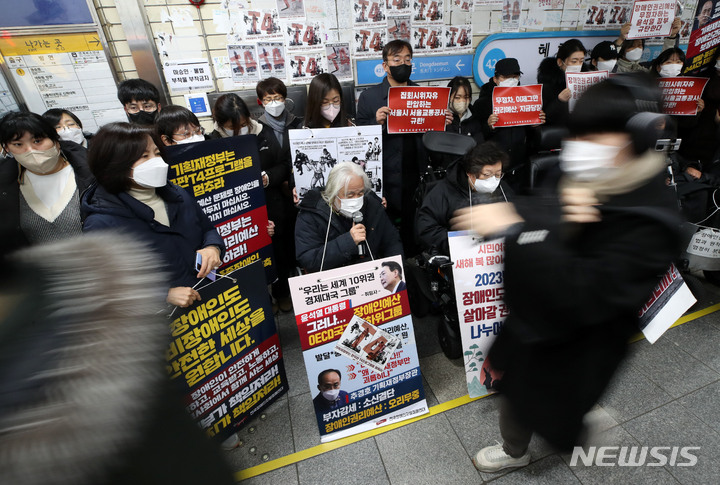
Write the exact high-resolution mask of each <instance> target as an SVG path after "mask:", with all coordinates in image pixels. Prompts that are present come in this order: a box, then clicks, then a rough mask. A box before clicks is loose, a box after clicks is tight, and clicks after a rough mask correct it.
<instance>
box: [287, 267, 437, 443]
mask: <svg viewBox="0 0 720 485" xmlns="http://www.w3.org/2000/svg"><path fill="white" fill-rule="evenodd" d="M404 274H405V273H404V271H403V267H402V257H401V256H399V255H398V256H393V257H390V258H386V259H384V260H382V261H381V260H377V261H368V262H364V263H359V264H355V265H352V266H345V267H342V268H337V269H333V270H329V271H323V272H320V273H312V274H308V275H303V276H298V277H296V278H290V295H291V296H292V300H293V307H294V308H295V319H296V321H297V326H298V331H299V333H300V345H301V347H302V350H303V358H304V360H305V369H306V371H307V376H308V382H309V384H310V390H311V392H310V394H311V397H312V399H313V407H314V409H315V415H316V417H317V422H318V428H319V430H320V440H321V441H322V442H323V443H325V442H328V441H332V440H335V439H338V438H343V437H345V436H350V435H353V434H356V433H360V432H362V431H367V430H370V429H375V428H377V427H380V426H386V425H388V424H393V423H397V422H399V421H403V420H406V419H410V418H413V417H417V416H419V415H421V414H425V413H427V412H428V406H427V402H426V401H425V391H424V389H423V386H422V376H421V374H420V365H419V360H418V356H417V346H416V343H415V333H414V330H413V323H412V317H411V315H410V304H409V302H408V296H407V290H406V285H405V276H404Z"/></svg>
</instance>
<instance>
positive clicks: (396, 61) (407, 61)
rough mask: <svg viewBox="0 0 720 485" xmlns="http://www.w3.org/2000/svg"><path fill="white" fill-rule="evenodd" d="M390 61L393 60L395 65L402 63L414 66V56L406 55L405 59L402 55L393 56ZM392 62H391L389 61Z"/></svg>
mask: <svg viewBox="0 0 720 485" xmlns="http://www.w3.org/2000/svg"><path fill="white" fill-rule="evenodd" d="M389 61H392V64H391V65H393V66H399V65H400V64H407V65H408V66H412V57H406V58H405V59H403V58H402V57H393V58H392V59H389ZM388 64H390V62H388Z"/></svg>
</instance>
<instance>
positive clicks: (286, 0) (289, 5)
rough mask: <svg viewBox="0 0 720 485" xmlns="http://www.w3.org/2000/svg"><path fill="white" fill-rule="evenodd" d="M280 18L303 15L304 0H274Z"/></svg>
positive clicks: (300, 16)
mask: <svg viewBox="0 0 720 485" xmlns="http://www.w3.org/2000/svg"><path fill="white" fill-rule="evenodd" d="M275 1H276V3H277V10H278V12H279V14H280V18H281V19H289V18H302V17H305V2H304V0H275Z"/></svg>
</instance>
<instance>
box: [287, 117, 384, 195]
mask: <svg viewBox="0 0 720 485" xmlns="http://www.w3.org/2000/svg"><path fill="white" fill-rule="evenodd" d="M288 134H289V137H290V154H291V155H292V161H293V172H294V174H295V186H296V188H297V193H298V196H300V198H301V199H302V198H303V197H304V196H305V194H306V193H307V192H308V191H309V190H310V189H314V188H324V187H325V183H326V181H327V176H328V174H329V173H330V170H331V169H332V168H333V167H334V166H335V165H336V164H337V163H338V162H353V163H357V164H358V165H360V166H361V167H362V169H363V171H364V172H365V173H366V174H367V176H368V179H370V184H371V185H372V190H373V191H374V192H375V193H376V194H377V195H378V197H381V198H382V186H383V181H382V150H383V145H382V127H381V126H380V125H369V126H351V127H346V128H319V129H312V130H309V129H302V130H290V131H289V132H288Z"/></svg>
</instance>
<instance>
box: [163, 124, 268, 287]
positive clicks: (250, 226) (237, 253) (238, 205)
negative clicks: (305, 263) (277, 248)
mask: <svg viewBox="0 0 720 485" xmlns="http://www.w3.org/2000/svg"><path fill="white" fill-rule="evenodd" d="M166 153H167V160H168V164H169V165H170V170H169V172H168V177H169V179H170V182H172V183H174V184H176V185H179V186H180V187H183V188H184V189H186V190H187V191H188V192H190V194H192V196H193V197H195V200H196V201H197V203H198V204H199V205H200V207H202V210H203V212H205V214H207V216H208V218H209V219H210V221H212V223H213V224H214V225H215V227H216V228H217V230H218V233H220V236H222V238H223V241H224V242H225V248H226V251H225V257H224V259H223V265H222V266H221V269H220V271H219V272H220V273H223V274H225V273H229V272H232V271H235V270H236V269H238V268H243V267H245V266H247V265H249V264H251V263H254V262H256V261H259V262H261V265H262V266H263V267H264V268H265V275H266V279H267V282H268V283H272V282H273V281H275V278H276V276H275V264H274V258H273V254H272V246H271V242H272V241H271V239H270V235H269V234H268V232H267V225H268V216H267V209H266V208H265V191H264V189H263V186H262V183H260V158H259V155H258V151H257V142H256V137H255V135H243V136H233V137H230V138H221V139H218V140H208V141H203V142H199V143H189V144H185V145H173V146H169V147H166ZM263 287H264V286H263Z"/></svg>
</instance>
